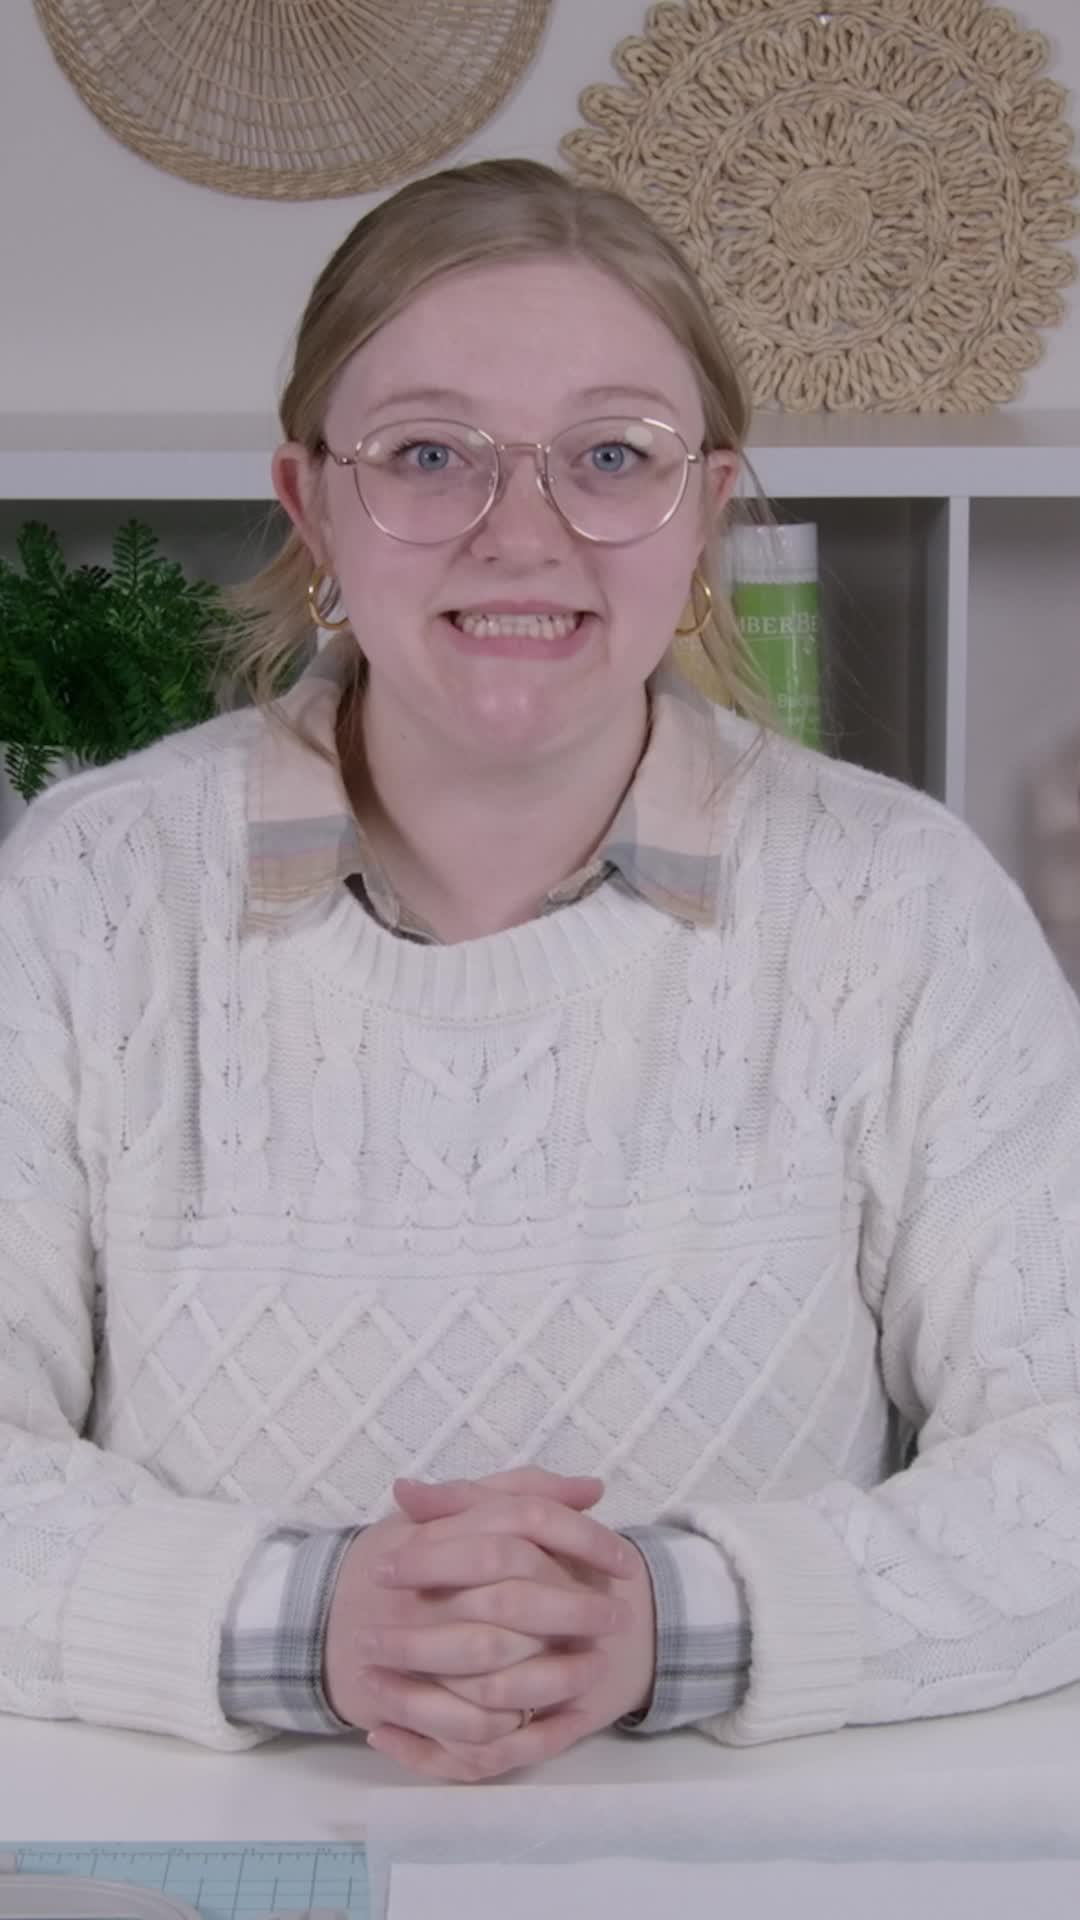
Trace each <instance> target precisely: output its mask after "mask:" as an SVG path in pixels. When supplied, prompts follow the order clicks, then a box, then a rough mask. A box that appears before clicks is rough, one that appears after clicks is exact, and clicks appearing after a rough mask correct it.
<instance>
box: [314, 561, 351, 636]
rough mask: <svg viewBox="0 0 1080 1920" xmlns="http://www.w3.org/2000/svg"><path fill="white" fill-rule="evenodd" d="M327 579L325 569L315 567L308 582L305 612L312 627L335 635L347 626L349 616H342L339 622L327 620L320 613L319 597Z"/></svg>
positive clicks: (331, 603) (331, 602)
mask: <svg viewBox="0 0 1080 1920" xmlns="http://www.w3.org/2000/svg"><path fill="white" fill-rule="evenodd" d="M328 577H329V576H328V574H327V571H326V568H325V567H316V569H315V571H314V573H313V574H312V576H311V579H310V580H309V581H308V590H307V610H308V613H309V615H310V617H311V624H312V626H314V627H319V628H321V629H323V630H324V631H325V632H326V633H337V632H339V631H340V629H341V628H342V627H347V626H348V624H349V616H348V614H347V613H346V614H343V615H342V617H341V619H340V620H328V619H327V618H326V615H325V614H324V613H323V612H322V611H321V609H320V607H319V595H320V593H321V592H322V589H323V582H324V581H325V580H326V579H328ZM329 604H330V605H331V606H332V605H333V601H332V600H331V601H330V603H329Z"/></svg>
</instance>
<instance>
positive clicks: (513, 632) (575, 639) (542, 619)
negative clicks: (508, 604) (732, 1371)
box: [442, 607, 596, 660]
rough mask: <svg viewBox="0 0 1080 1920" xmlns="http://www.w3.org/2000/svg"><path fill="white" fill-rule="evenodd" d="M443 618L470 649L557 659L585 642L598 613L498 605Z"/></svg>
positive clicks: (458, 641)
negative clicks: (525, 609)
mask: <svg viewBox="0 0 1080 1920" xmlns="http://www.w3.org/2000/svg"><path fill="white" fill-rule="evenodd" d="M442 618H443V620H444V621H445V622H446V624H447V625H448V626H449V627H450V628H451V629H452V632H453V635H454V639H455V642H456V644H457V646H458V647H459V648H460V649H462V650H463V651H465V652H466V653H494V654H500V655H503V656H505V657H508V658H516V659H522V658H525V659H529V658H531V659H543V660H557V659H566V658H568V657H569V656H570V655H571V654H574V653H577V652H578V651H579V650H580V648H581V647H582V646H584V644H585V642H586V640H587V638H588V633H589V629H590V627H591V626H592V623H593V621H594V620H595V618H596V616H595V615H594V614H591V613H588V612H585V611H581V612H572V611H569V610H567V611H559V612H543V613H533V612H522V613H519V612H515V611H511V610H509V609H508V610H506V611H504V610H503V609H502V608H498V607H496V608H491V609H488V610H486V611H484V612H479V611H474V610H471V609H467V608H466V609H463V610H459V611H457V612H453V613H447V614H444V615H443V616H442Z"/></svg>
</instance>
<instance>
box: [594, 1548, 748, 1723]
mask: <svg viewBox="0 0 1080 1920" xmlns="http://www.w3.org/2000/svg"><path fill="white" fill-rule="evenodd" d="M619 1531H620V1533H622V1534H623V1536H624V1538H625V1539H627V1540H632V1541H633V1543H634V1545H635V1546H636V1547H637V1548H638V1550H639V1551H640V1553H641V1554H642V1555H643V1556H644V1560H645V1564H646V1566H647V1567H648V1569H649V1578H650V1580H651V1581H652V1589H653V1601H654V1603H655V1606H656V1678H655V1681H654V1684H653V1694H652V1699H651V1700H650V1702H649V1705H648V1706H647V1708H645V1710H644V1711H643V1712H642V1713H637V1714H630V1715H628V1716H627V1717H626V1718H625V1719H623V1720H620V1721H618V1722H617V1725H618V1727H619V1728H620V1730H621V1731H622V1732H624V1733H664V1732H667V1731H668V1730H669V1729H670V1728H672V1727H685V1726H688V1725H690V1724H691V1723H693V1722H694V1721H697V1720H707V1719H710V1718H711V1717H712V1716H713V1715H714V1714H718V1713H730V1712H731V1711H732V1709H733V1708H735V1707H737V1706H738V1704H739V1701H740V1700H741V1699H742V1696H743V1694H744V1693H745V1691H746V1686H747V1682H748V1680H749V1676H750V1613H749V1608H748V1606H747V1603H746V1594H745V1591H744V1588H743V1584H742V1581H741V1580H740V1579H739V1577H738V1575H737V1574H736V1572H735V1569H734V1567H733V1566H732V1563H731V1561H730V1560H729V1559H728V1556H727V1554H726V1553H725V1552H724V1550H723V1548H722V1547H718V1546H717V1545H716V1544H715V1542H714V1541H712V1540H706V1539H705V1538H704V1536H703V1535H702V1534H700V1533H690V1532H688V1531H687V1530H685V1529H684V1528H682V1527H671V1526H664V1525H663V1524H658V1525H655V1526H648V1527H620V1529H619Z"/></svg>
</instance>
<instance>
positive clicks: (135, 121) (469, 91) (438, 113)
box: [35, 0, 551, 200]
mask: <svg viewBox="0 0 1080 1920" xmlns="http://www.w3.org/2000/svg"><path fill="white" fill-rule="evenodd" d="M35 5H36V7H37V11H38V14H39V16H40V18H41V21H42V25H43V26H44V28H45V32H46V34H47V35H48V38H49V41H50V44H51V46H52V49H53V52H54V53H55V55H56V58H57V60H58V61H59V63H60V65H61V67H62V68H63V69H64V72H65V73H66V74H67V76H68V78H69V80H71V82H72V84H73V85H74V86H75V87H76V88H77V89H78V91H79V93H80V94H81V95H82V97H83V99H84V100H85V102H86V104H87V106H89V107H90V108H91V109H92V111H93V112H94V113H95V114H96V115H97V117H98V119H99V120H100V121H101V122H102V124H103V125H104V126H106V127H107V128H108V130H109V132H110V133H113V134H115V135H116V137H117V139H119V140H122V141H123V142H124V144H125V146H128V147H131V148H133V149H134V151H135V152H136V153H139V154H141V155H142V156H143V158H144V159H146V160H151V161H153V163H154V165H155V166H159V167H164V168H165V169H166V171H168V172H169V173H178V174H181V175H182V176H183V178H184V179H185V180H193V181H195V182H197V183H198V185H200V186H206V187H217V188H219V189H220V190H221V191H222V192H225V193H239V194H249V195H253V196H256V197H258V198H263V199H272V200H324V199H329V198H332V197H333V196H334V195H336V194H345V193H365V192H369V191H370V190H372V189H373V188H376V187H383V186H386V185H388V184H389V183H390V182H392V181H396V180H401V179H403V178H404V177H405V176H406V175H407V174H412V173H419V172H422V171H423V170H424V169H425V168H426V167H429V166H430V165H431V164H432V163H433V162H434V161H436V160H439V159H441V158H442V157H443V156H444V155H445V154H447V153H449V152H451V150H452V149H453V148H454V147H456V146H459V145H460V144H461V142H462V141H463V140H465V139H467V138H468V136H469V135H470V134H471V133H473V132H475V130H476V128H477V127H480V126H482V125H483V124H484V122H485V121H486V120H488V119H490V117H491V115H492V114H493V113H494V112H495V109H496V108H497V107H498V106H499V105H500V103H501V102H502V101H503V100H504V99H505V97H506V95H507V94H508V93H509V91H510V89H511V88H512V87H513V85H514V83H515V82H516V81H517V79H518V78H519V76H520V75H521V73H522V72H523V70H524V68H525V67H526V66H527V65H528V62H529V61H530V60H531V58H532V56H533V54H534V52H535V51H536V47H537V44H538V42H539V39H540V34H541V32H542V30H543V27H544V22H545V20H546V18H547V15H548V12H549V9H550V6H551V0H35Z"/></svg>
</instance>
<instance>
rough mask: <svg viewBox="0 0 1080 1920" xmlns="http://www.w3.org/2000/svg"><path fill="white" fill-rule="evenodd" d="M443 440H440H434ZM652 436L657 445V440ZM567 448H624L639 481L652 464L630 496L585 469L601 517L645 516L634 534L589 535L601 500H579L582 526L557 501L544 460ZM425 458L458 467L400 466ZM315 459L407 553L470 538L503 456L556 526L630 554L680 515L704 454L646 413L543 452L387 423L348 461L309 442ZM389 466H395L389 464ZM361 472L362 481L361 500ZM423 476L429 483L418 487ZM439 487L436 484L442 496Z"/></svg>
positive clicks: (480, 434)
mask: <svg viewBox="0 0 1080 1920" xmlns="http://www.w3.org/2000/svg"><path fill="white" fill-rule="evenodd" d="M596 430H602V431H600V432H599V434H598V437H596V438H594V439H592V440H590V438H589V436H590V434H593V433H595V432H596ZM444 435H445V436H446V437H445V438H443V437H442V436H444ZM657 436H662V438H661V439H658V437H657ZM572 450H576V451H577V452H578V453H579V455H582V456H584V455H588V454H591V453H599V452H606V451H611V450H615V451H618V452H619V453H620V455H621V453H622V452H623V451H624V450H625V452H626V453H628V454H629V455H630V456H631V465H630V467H629V469H628V471H629V472H630V473H631V474H636V473H638V471H639V467H640V471H641V474H642V475H643V476H645V475H647V467H648V464H649V462H650V461H651V462H652V464H653V465H654V466H655V467H656V469H657V475H656V478H655V479H654V480H652V481H651V482H648V480H647V479H646V478H644V477H643V478H642V479H640V480H637V481H635V484H634V486H633V487H631V488H629V489H628V488H627V487H626V484H625V482H624V481H623V480H622V479H621V477H620V476H621V474H622V472H623V469H622V467H621V466H619V467H614V468H613V467H609V468H608V469H607V471H606V475H605V473H604V471H603V470H602V469H600V468H596V467H594V468H593V469H592V470H591V477H592V481H593V483H594V485H598V486H599V488H600V489H601V490H602V492H605V493H606V494H607V499H606V501H605V502H604V506H603V512H611V511H612V510H614V512H615V514H616V517H618V516H619V515H620V514H622V513H623V512H624V511H625V509H626V508H627V507H629V506H631V505H634V504H636V506H637V508H638V511H639V514H641V515H642V516H643V517H642V524H641V525H639V526H636V527H635V530H634V531H633V532H631V533H628V532H625V531H622V530H618V531H615V532H598V531H597V530H596V519H597V518H602V511H601V508H600V505H599V499H600V495H599V494H598V495H597V496H596V497H594V498H592V499H591V500H589V501H587V505H588V506H589V507H594V508H595V509H596V516H595V518H594V521H593V525H592V526H589V525H588V524H585V525H583V524H582V522H581V518H580V509H579V510H578V512H574V511H571V510H570V509H568V507H567V504H566V502H565V500H564V499H561V498H560V491H561V490H562V489H565V491H567V492H569V491H571V490H572V483H571V482H570V481H569V480H566V479H565V478H563V479H561V480H560V479H559V478H557V477H556V476H555V475H554V474H553V471H552V455H553V454H556V455H557V456H558V460H557V464H558V463H559V461H561V460H562V459H563V457H564V456H565V458H566V460H567V461H569V455H570V452H571V451H572ZM660 450H663V451H664V454H665V457H666V456H670V459H669V464H668V465H667V466H666V467H665V466H664V464H663V460H661V459H657V458H656V457H655V456H656V454H657V453H658V452H659V451H660ZM425 451H426V452H430V453H435V454H448V455H453V457H454V458H455V459H457V460H458V461H459V462H460V465H459V466H458V467H455V468H450V467H449V466H445V467H442V466H428V467H421V466H418V465H417V464H415V463H411V464H407V465H405V466H402V464H401V461H402V458H403V456H409V455H412V454H415V453H419V452H425ZM315 452H316V454H320V455H325V456H326V457H327V458H329V459H330V460H332V461H333V462H334V464H335V465H336V466H339V467H348V468H350V469H351V470H352V475H353V482H354V485H355V487H356V492H357V497H358V498H359V501H360V505H361V506H362V507H363V509H364V512H365V513H366V514H367V516H368V519H369V520H370V521H371V522H372V523H373V525H374V526H376V527H378V529H379V531H380V532H381V533H385V534H386V535H387V536H388V537H389V538H390V539H391V540H400V541H403V542H404V543H406V544H407V545H410V546H437V545H440V544H441V543H442V542H444V541H448V540H460V539H461V538H463V536H464V535H465V534H467V533H472V532H473V531H474V529H475V528H477V527H478V526H479V525H480V524H481V522H482V521H483V520H484V519H485V518H486V517H487V515H488V514H489V513H490V512H491V509H492V507H493V506H494V505H495V502H496V500H497V499H498V498H499V495H500V493H501V491H502V487H503V481H504V469H503V463H502V456H503V455H504V454H507V453H531V454H532V457H533V461H534V463H535V468H536V485H537V487H538V489H539V491H540V493H541V495H542V496H543V498H544V499H545V500H546V501H547V503H548V505H549V506H550V507H551V508H553V510H554V511H555V512H556V513H557V514H558V516H559V518H560V520H562V521H563V522H564V524H565V525H566V526H568V527H570V528H571V529H572V531H573V532H574V533H576V534H578V535H579V536H580V537H581V538H582V539H583V540H588V541H591V542H592V543H593V544H595V545H597V546H630V545H632V544H633V543H634V542H635V541H637V540H645V539H648V538H649V537H650V536H651V535H652V534H654V533H659V531H660V529H661V527H664V526H666V525H667V523H668V521H669V520H670V519H671V518H672V516H673V514H675V513H677V512H678V509H679V507H680V506H681V504H682V501H683V498H684V496H685V494H686V489H687V486H688V484H689V479H690V469H691V467H692V466H698V465H700V464H701V461H702V458H703V455H702V453H700V452H697V453H692V452H691V451H690V448H689V447H688V446H687V444H686V441H685V440H684V439H683V437H682V434H681V433H680V432H679V430H678V428H677V427H673V426H672V425H671V424H670V422H669V421H667V420H654V419H650V418H648V417H647V416H644V415H635V416H633V417H630V416H627V415H618V416H612V415H604V416H603V417H601V418H598V419H595V420H583V421H580V422H578V423H577V424H576V425H575V426H573V427H568V428H565V429H564V430H563V432H562V433H558V434H556V435H555V438H554V439H553V440H551V441H549V442H547V444H546V445H545V443H544V442H543V441H540V440H495V439H494V438H493V437H492V435H491V434H489V433H485V432H484V430H483V428H482V427H473V426H470V425H468V424H467V423H466V422H464V421H461V420H432V419H428V420H423V421H416V420H392V421H388V422H387V423H386V425H385V426H382V427H378V428H376V429H375V430H374V432H372V433H369V434H367V435H365V437H364V439H363V440H361V441H360V442H359V443H358V445H357V447H356V450H355V452H354V453H336V452H335V451H334V449H333V448H332V447H330V446H328V445H327V443H326V441H325V440H319V441H318V442H317V443H316V446H315ZM392 461H396V462H397V463H398V464H397V465H395V466H392V465H391V464H390V463H391V462H392ZM361 474H363V475H364V476H365V482H366V486H367V492H365V485H364V483H363V482H362V481H361ZM425 474H426V475H427V476H428V478H427V480H425V479H424V475H425ZM455 476H456V477H455ZM605 478H606V479H607V481H608V485H607V487H606V488H604V487H603V481H604V479H605ZM439 483H442V484H441V489H440V484H439ZM470 483H471V485H472V487H473V494H472V498H473V499H475V498H476V497H477V493H476V489H478V488H479V489H480V490H482V492H483V499H482V500H481V501H480V504H479V505H476V506H473V505H472V502H471V499H470V494H469V487H470ZM581 484H583V483H581ZM650 484H651V485H652V487H653V492H652V495H651V499H650V495H649V491H648V487H649V485H650ZM395 489H396V491H395ZM620 489H621V490H622V494H621V498H620ZM658 489H659V493H658V491H657V490H658ZM406 495H407V498H406V497H405V496H406ZM373 496H378V497H373ZM660 500H662V501H663V503H664V504H663V505H662V507H661V509H660V511H656V508H657V507H658V505H659V503H660ZM455 507H456V508H457V509H458V510H459V511H461V513H462V517H461V518H460V520H459V519H458V518H457V517H456V516H455V513H454V511H453V509H454V508H455ZM406 508H407V509H408V511H406ZM410 513H411V514H412V515H413V518H412V519H411V520H410V521H409V530H408V531H404V530H403V528H404V523H405V521H406V520H407V519H408V518H409V514H410ZM425 516H428V517H427V518H425ZM586 519H588V514H586ZM436 520H438V522H439V530H438V531H437V532H432V531H430V530H428V531H418V530H417V529H418V528H419V527H420V526H421V525H423V526H425V527H428V528H430V526H431V525H433V524H434V523H435V521H436Z"/></svg>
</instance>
